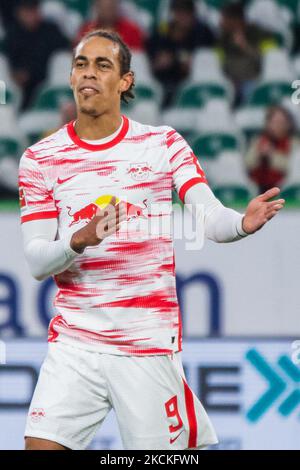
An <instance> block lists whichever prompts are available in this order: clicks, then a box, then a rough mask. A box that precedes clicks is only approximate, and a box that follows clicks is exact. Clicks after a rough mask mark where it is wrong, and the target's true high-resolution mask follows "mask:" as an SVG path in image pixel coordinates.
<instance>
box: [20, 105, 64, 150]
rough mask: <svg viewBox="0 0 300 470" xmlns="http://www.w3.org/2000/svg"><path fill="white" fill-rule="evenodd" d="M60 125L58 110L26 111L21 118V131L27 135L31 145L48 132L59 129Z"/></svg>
mask: <svg viewBox="0 0 300 470" xmlns="http://www.w3.org/2000/svg"><path fill="white" fill-rule="evenodd" d="M60 125H61V122H60V114H59V113H58V112H57V111H47V110H31V111H26V112H24V113H23V114H22V115H21V117H20V119H19V126H20V128H21V131H22V132H23V134H25V135H26V137H27V139H28V141H29V144H30V145H32V144H34V143H36V142H37V141H39V140H40V139H41V138H42V137H44V135H45V134H46V133H49V132H51V131H54V130H55V129H58V128H59V127H60Z"/></svg>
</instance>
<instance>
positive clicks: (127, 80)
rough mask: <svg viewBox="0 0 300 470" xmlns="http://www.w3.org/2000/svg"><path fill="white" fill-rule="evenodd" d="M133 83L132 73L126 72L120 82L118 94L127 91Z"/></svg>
mask: <svg viewBox="0 0 300 470" xmlns="http://www.w3.org/2000/svg"><path fill="white" fill-rule="evenodd" d="M133 83H134V73H133V72H128V73H125V74H124V75H123V76H122V78H121V81H120V87H119V92H120V93H124V91H127V90H129V88H130V87H131V85H132V84H133Z"/></svg>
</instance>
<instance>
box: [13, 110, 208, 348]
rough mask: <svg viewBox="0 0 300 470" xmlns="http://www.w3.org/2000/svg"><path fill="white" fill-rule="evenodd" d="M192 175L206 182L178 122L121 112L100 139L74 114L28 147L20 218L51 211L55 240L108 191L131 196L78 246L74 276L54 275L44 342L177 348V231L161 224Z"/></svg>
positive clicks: (90, 213)
mask: <svg viewBox="0 0 300 470" xmlns="http://www.w3.org/2000/svg"><path fill="white" fill-rule="evenodd" d="M197 183H207V181H206V178H205V175H204V172H203V170H202V168H201V166H200V164H199V162H198V160H197V158H196V157H195V155H194V154H193V152H192V150H191V148H190V147H189V146H188V144H187V143H186V141H185V140H184V139H183V138H182V137H181V136H180V135H179V134H178V133H177V132H176V131H175V130H174V129H172V128H170V127H167V126H162V127H153V126H148V125H144V124H140V123H138V122H135V121H132V120H129V119H128V118H126V117H125V116H123V125H122V127H121V128H120V131H119V133H118V134H117V135H115V136H114V138H113V139H112V140H109V141H107V142H105V143H102V144H98V145H95V144H91V143H87V142H85V141H82V140H81V139H80V138H79V137H78V136H77V135H76V133H75V130H74V123H73V122H71V123H69V124H68V125H66V126H64V127H63V128H61V129H60V130H59V131H57V132H56V133H54V134H52V135H51V136H49V137H47V138H45V139H43V140H41V141H40V142H38V143H37V144H35V145H33V146H31V147H30V148H28V149H27V150H26V152H25V153H24V154H23V156H22V158H21V161H20V170H19V187H20V201H21V222H22V223H26V222H27V221H31V220H39V219H50V218H56V219H57V221H58V231H57V236H56V239H63V238H65V237H69V236H70V234H71V233H73V232H75V231H77V230H79V229H80V228H82V227H84V226H85V225H86V224H87V223H88V222H89V221H90V220H91V219H92V218H93V217H94V216H95V214H96V211H97V209H98V208H99V207H101V208H103V207H104V206H105V204H106V203H107V202H109V200H110V197H111V196H112V195H114V196H116V197H117V200H118V201H120V200H122V201H126V202H127V210H128V218H127V221H125V222H123V223H122V224H121V228H120V231H119V232H118V233H117V234H114V235H112V236H110V237H107V238H105V240H104V241H103V242H102V243H100V244H99V245H97V246H94V247H87V248H86V249H85V251H84V253H83V254H80V255H78V256H77V257H76V258H75V259H74V262H73V264H72V266H71V267H70V268H69V270H70V271H72V273H73V275H72V277H70V278H69V279H68V277H67V276H66V277H65V279H64V280H63V281H62V280H61V277H60V276H59V275H54V276H53V278H54V280H55V282H56V284H57V287H58V292H57V294H56V297H55V301H54V307H55V310H56V311H55V312H54V313H55V315H54V318H53V319H52V320H51V322H50V325H49V341H50V342H53V341H63V342H66V343H70V344H74V343H76V345H77V346H79V347H82V348H84V349H88V350H96V351H99V352H104V353H110V354H119V355H133V356H140V355H156V354H171V353H172V352H175V351H180V350H181V318H180V311H179V305H178V300H177V295H176V284H175V263H174V249H173V240H172V236H171V232H170V231H168V230H165V229H164V228H165V227H169V223H168V221H169V219H170V216H171V213H172V190H173V189H176V191H177V193H178V194H179V197H180V198H181V199H182V200H183V199H184V196H185V193H186V192H187V190H188V189H189V188H191V187H192V186H193V185H195V184H197ZM149 222H151V223H150V224H149ZM152 222H153V223H152ZM165 222H167V223H165ZM149 226H150V227H151V231H150V233H149ZM153 227H154V229H153Z"/></svg>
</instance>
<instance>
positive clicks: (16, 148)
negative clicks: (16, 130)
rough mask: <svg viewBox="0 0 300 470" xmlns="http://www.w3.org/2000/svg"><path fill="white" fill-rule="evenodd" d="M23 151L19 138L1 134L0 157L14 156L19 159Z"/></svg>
mask: <svg viewBox="0 0 300 470" xmlns="http://www.w3.org/2000/svg"><path fill="white" fill-rule="evenodd" d="M21 151H22V148H21V144H20V142H19V141H18V140H16V139H13V138H12V137H10V136H8V137H5V136H0V159H1V158H3V157H13V158H16V159H18V160H19V158H20V156H21Z"/></svg>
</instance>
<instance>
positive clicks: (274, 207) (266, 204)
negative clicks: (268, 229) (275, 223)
mask: <svg viewBox="0 0 300 470" xmlns="http://www.w3.org/2000/svg"><path fill="white" fill-rule="evenodd" d="M279 193H280V189H279V188H276V187H274V188H271V189H268V191H266V192H265V193H263V194H260V195H259V196H257V197H255V198H254V199H252V201H250V202H249V204H248V206H247V209H246V213H245V215H244V218H243V225H242V227H243V230H244V231H245V232H246V233H249V234H251V233H254V232H256V231H257V230H259V229H261V228H262V227H263V226H264V225H265V224H266V223H267V222H268V221H269V220H271V219H272V218H273V217H274V216H275V215H276V214H277V213H278V212H279V211H280V210H281V209H282V208H283V207H284V203H285V200H284V199H276V200H274V201H270V199H272V198H273V197H276V196H278V195H279Z"/></svg>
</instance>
